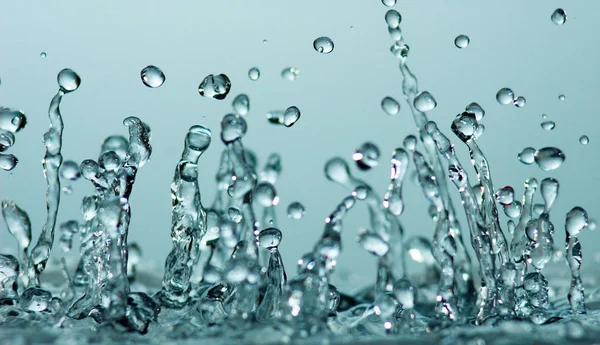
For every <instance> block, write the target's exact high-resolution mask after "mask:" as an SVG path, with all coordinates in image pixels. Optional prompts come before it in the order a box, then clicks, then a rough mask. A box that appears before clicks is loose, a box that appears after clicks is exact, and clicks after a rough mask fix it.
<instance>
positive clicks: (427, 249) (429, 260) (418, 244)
mask: <svg viewBox="0 0 600 345" xmlns="http://www.w3.org/2000/svg"><path fill="white" fill-rule="evenodd" d="M406 252H407V253H408V255H409V256H410V258H411V259H412V260H414V261H416V262H418V263H424V264H425V265H427V266H433V265H435V258H434V257H433V254H432V250H431V243H430V242H429V240H428V239H427V238H425V237H420V236H415V237H411V238H410V239H409V240H408V241H407V242H406Z"/></svg>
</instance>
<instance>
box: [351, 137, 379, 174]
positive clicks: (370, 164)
mask: <svg viewBox="0 0 600 345" xmlns="http://www.w3.org/2000/svg"><path fill="white" fill-rule="evenodd" d="M379 156H380V153H379V148H378V147H377V145H375V144H373V143H372V142H370V141H367V142H365V143H363V144H362V145H360V146H359V147H358V148H357V149H356V151H354V154H352V159H353V160H354V161H355V162H356V165H357V166H358V168H359V169H361V170H370V169H372V168H374V167H376V166H378V165H379Z"/></svg>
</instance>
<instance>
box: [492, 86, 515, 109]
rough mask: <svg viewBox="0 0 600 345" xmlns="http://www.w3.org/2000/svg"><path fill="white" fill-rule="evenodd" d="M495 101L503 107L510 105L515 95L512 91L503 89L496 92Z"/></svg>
mask: <svg viewBox="0 0 600 345" xmlns="http://www.w3.org/2000/svg"><path fill="white" fill-rule="evenodd" d="M496 100H497V101H498V103H500V104H503V105H506V104H512V103H514V101H515V94H514V92H513V90H511V89H509V88H507V87H505V88H502V89H500V90H498V92H497V93H496Z"/></svg>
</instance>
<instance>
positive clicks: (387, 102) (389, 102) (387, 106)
mask: <svg viewBox="0 0 600 345" xmlns="http://www.w3.org/2000/svg"><path fill="white" fill-rule="evenodd" d="M381 109H383V111H385V113H386V114H388V115H390V116H392V115H396V114H398V112H399V111H400V103H398V102H396V100H395V99H393V98H392V97H389V96H388V97H385V98H384V99H382V100H381Z"/></svg>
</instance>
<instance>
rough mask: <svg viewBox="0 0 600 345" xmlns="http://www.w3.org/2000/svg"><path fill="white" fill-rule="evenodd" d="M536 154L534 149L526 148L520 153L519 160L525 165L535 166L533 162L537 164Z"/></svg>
mask: <svg viewBox="0 0 600 345" xmlns="http://www.w3.org/2000/svg"><path fill="white" fill-rule="evenodd" d="M535 152H536V150H535V149H534V148H533V147H526V148H524V149H523V150H522V151H521V153H519V155H518V156H517V158H518V159H519V160H520V161H521V163H523V164H527V165H529V164H533V162H535Z"/></svg>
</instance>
